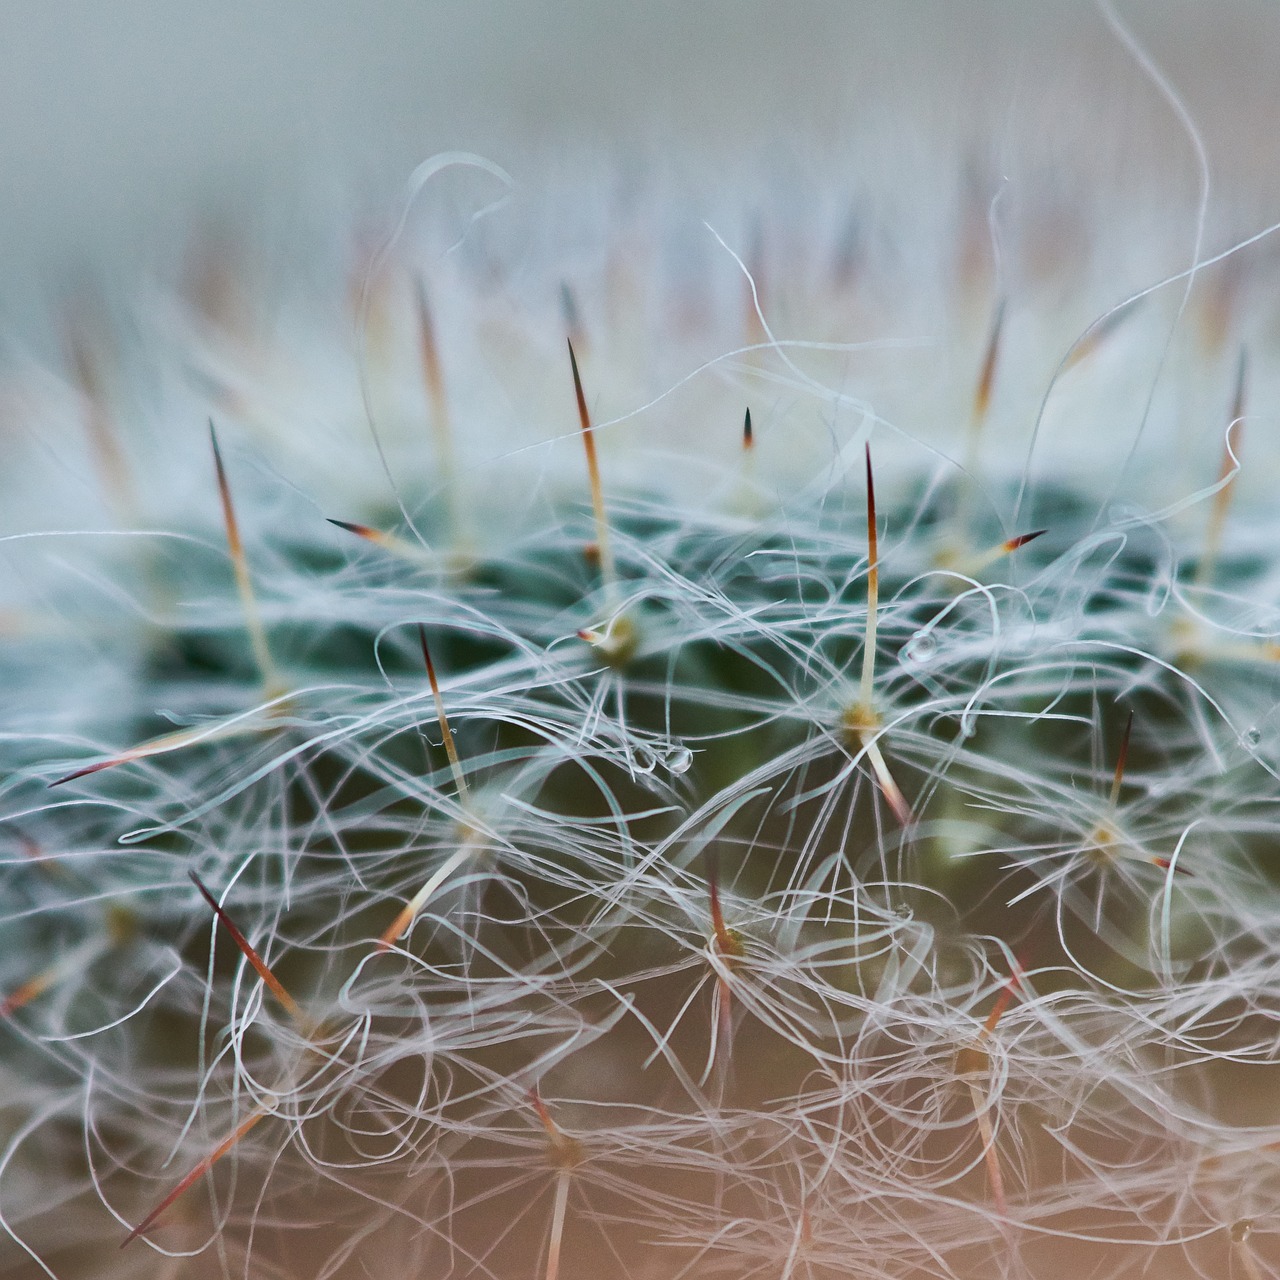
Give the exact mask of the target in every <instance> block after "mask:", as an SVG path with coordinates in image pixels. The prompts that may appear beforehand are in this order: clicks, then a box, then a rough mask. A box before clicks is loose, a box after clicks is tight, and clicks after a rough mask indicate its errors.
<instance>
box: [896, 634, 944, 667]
mask: <svg viewBox="0 0 1280 1280" xmlns="http://www.w3.org/2000/svg"><path fill="white" fill-rule="evenodd" d="M937 652H938V642H937V641H936V640H935V639H934V638H933V632H932V631H917V632H916V633H915V635H913V636H912V637H911V639H910V640H908V641H907V643H906V644H904V645H903V646H902V660H903V662H905V663H908V664H909V665H910V666H913V667H922V666H924V665H925V663H926V662H932V661H933V658H934V655H935V654H936V653H937Z"/></svg>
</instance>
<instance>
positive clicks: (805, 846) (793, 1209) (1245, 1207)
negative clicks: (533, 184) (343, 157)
mask: <svg viewBox="0 0 1280 1280" xmlns="http://www.w3.org/2000/svg"><path fill="white" fill-rule="evenodd" d="M661 187H662V184H661V183H655V188H656V190H655V192H654V194H653V195H652V196H651V197H646V198H644V199H640V200H639V201H638V204H637V206H636V207H635V208H633V209H632V210H630V211H629V214H628V216H626V217H623V216H622V215H619V214H618V213H617V212H616V211H614V212H612V213H606V214H604V215H602V217H601V219H600V225H599V226H595V227H593V226H592V224H591V223H590V218H589V217H588V216H587V215H586V214H585V213H584V212H583V211H582V209H581V208H580V207H579V208H577V210H576V220H575V219H574V218H567V217H566V216H565V210H564V208H563V207H562V206H561V204H560V203H559V198H558V197H557V195H556V194H555V193H554V192H551V193H547V194H545V195H543V196H541V197H537V198H523V203H521V202H517V203H516V204H515V205H514V206H513V207H508V208H503V209H498V210H497V211H494V210H492V209H490V210H489V212H488V214H487V216H486V217H485V218H483V219H479V220H473V219H470V218H468V219H464V220H463V223H462V225H461V226H459V227H455V226H453V225H451V224H450V223H449V219H448V218H447V217H446V216H444V215H439V216H438V217H437V219H436V220H435V221H434V222H433V223H432V225H431V228H430V229H429V230H427V231H423V232H422V233H421V234H417V235H415V236H414V237H404V236H398V237H396V238H393V239H390V240H388V242H387V245H386V246H385V247H384V251H383V252H380V253H378V254H375V255H374V256H373V258H372V259H370V258H368V257H367V256H366V257H364V258H362V259H361V260H360V261H359V264H358V266H357V268H356V270H355V272H354V276H355V280H356V287H354V288H353V289H352V290H351V291H350V296H351V299H352V301H351V304H350V316H351V318H352V320H353V321H354V325H353V328H354V331H355V333H356V335H357V336H356V340H355V341H354V342H346V341H345V340H344V338H343V336H342V334H343V331H344V329H343V326H342V325H341V324H337V323H335V324H333V325H331V326H329V327H328V328H326V325H325V324H324V323H323V322H317V321H316V320H315V319H311V320H297V319H296V318H294V311H293V310H290V309H289V308H281V311H280V314H281V315H283V316H285V317H286V320H285V321H283V322H281V323H280V324H278V325H277V326H276V327H275V329H274V330H271V328H270V326H268V325H266V323H265V321H264V320H263V315H264V312H263V311H262V310H259V311H257V312H255V310H254V308H255V306H259V307H260V306H261V301H262V300H261V299H260V298H255V296H254V291H253V288H252V286H251V285H250V283H249V278H250V277H251V276H252V272H244V273H242V274H241V275H239V276H237V273H236V272H235V271H233V270H231V269H230V267H229V265H228V264H226V263H220V264H218V268H219V269H218V272H217V273H216V274H217V276H218V279H219V281H220V284H221V286H222V287H220V288H218V289H214V288H213V287H212V285H210V284H209V283H208V281H207V280H206V282H205V284H204V285H203V286H200V285H196V286H193V287H192V288H190V289H188V291H187V293H186V294H185V295H183V294H181V293H177V294H175V295H174V296H173V297H171V298H170V299H169V300H167V301H165V302H163V303H161V302H156V301H154V300H153V301H152V302H151V304H150V306H149V307H148V308H141V309H139V311H138V313H137V315H135V316H134V317H132V319H131V321H130V324H131V326H132V327H131V328H126V327H125V326H124V325H123V324H122V323H121V324H117V325H116V328H115V332H116V334H117V336H118V340H117V341H116V342H115V343H114V344H112V343H111V342H109V341H108V340H107V332H108V329H109V326H106V325H103V324H100V325H98V326H97V327H96V328H95V327H94V326H92V325H90V324H89V323H88V322H87V321H85V320H84V315H83V314H78V315H77V324H76V326H75V327H74V332H73V334H72V337H71V339H70V343H69V349H70V353H71V358H70V359H69V361H68V377H67V380H66V381H65V382H63V383H56V384H55V383H54V382H53V381H52V380H49V379H46V378H38V377H37V376H36V375H34V374H31V373H27V374H26V375H24V376H26V378H27V383H26V384H24V385H28V386H29V387H30V391H31V396H30V398H31V401H32V404H31V405H30V406H29V407H28V410H27V412H28V415H29V418H30V421H31V423H32V424H33V426H32V430H33V433H34V432H36V431H38V432H39V433H40V434H41V436H42V437H43V438H44V439H45V440H47V441H48V442H50V446H51V452H52V453H53V454H55V455H56V456H57V457H58V459H59V464H60V466H64V467H65V468H66V471H67V473H68V474H70V475H72V476H73V477H74V481H68V480H67V479H65V477H64V478H62V479H61V480H60V481H59V484H58V485H54V484H53V483H52V482H50V483H49V484H48V485H46V486H45V487H44V488H41V487H40V486H39V483H38V482H37V481H36V480H32V481H30V482H29V484H27V485H26V487H25V489H24V490H23V492H21V493H15V497H14V503H13V510H14V511H15V512H21V513H23V514H22V518H23V519H24V520H27V522H28V523H27V524H26V525H23V526H19V527H13V526H11V527H10V529H9V530H8V531H7V532H8V533H9V541H8V563H9V565H10V568H11V577H10V583H9V587H8V589H7V591H8V597H9V605H8V606H7V614H6V616H7V626H6V631H7V636H6V640H5V643H6V647H7V651H8V654H9V663H10V666H9V678H8V680H7V682H6V683H7V686H8V701H9V715H8V716H7V722H8V728H7V731H6V733H5V735H4V739H3V741H4V750H5V752H6V763H7V768H6V770H5V778H6V781H5V784H4V790H3V814H2V816H3V822H4V825H3V831H4V838H5V844H6V856H5V861H4V870H3V875H4V891H3V899H2V900H3V904H4V909H3V914H2V915H0V936H2V937H3V948H2V949H0V998H3V1006H2V1012H3V1019H2V1021H0V1069H2V1070H3V1073H4V1081H5V1089H4V1096H3V1101H2V1102H0V1134H3V1137H4V1142H3V1153H4V1154H3V1159H2V1161H0V1210H2V1218H0V1225H2V1226H3V1230H4V1232H5V1234H6V1242H5V1243H4V1244H3V1245H0V1249H2V1250H3V1256H4V1257H5V1259H6V1262H5V1266H4V1271H5V1274H15V1275H19V1274H20V1275H28V1274H29V1275H32V1276H35V1275H49V1276H58V1277H73V1276H77V1275H88V1274H93V1275H99V1276H105V1275H121V1276H124V1275H128V1276H134V1275H145V1276H151V1275H154V1276H157V1277H161V1276H171V1275H172V1276H177V1275H182V1276H202V1275H236V1274H238V1275H252V1276H255V1277H260V1276H261V1277H265V1276H307V1277H311V1276H361V1275H368V1274H371V1273H373V1271H374V1269H375V1268H376V1267H379V1266H382V1267H394V1269H395V1272H396V1274H400V1275H424V1276H425V1275H432V1276H446V1275H456V1276H459V1277H461V1276H476V1277H480V1276H491V1277H507V1276H517V1275H519V1276H530V1275H538V1276H541V1277H545V1278H546V1280H557V1278H558V1277H565V1278H566V1280H568V1278H569V1277H574V1276H588V1275H591V1276H595V1275H618V1276H628V1277H635V1278H636V1280H640V1278H642V1277H651V1276H653V1277H656V1276H688V1277H696V1276H704V1275H705V1276H718V1275H725V1276H744V1277H745V1276H752V1277H754V1276H760V1277H777V1278H784V1277H785V1278H787V1280H791V1278H793V1277H794V1278H797V1280H799V1278H800V1277H814V1278H815V1280H816V1278H818V1277H846V1276H847V1277H870V1276H884V1277H902V1278H906V1277H916V1276H955V1277H969V1276H990V1275H1003V1276H1022V1275H1027V1276H1030V1275H1035V1276H1051V1275H1065V1274H1068V1273H1072V1274H1076V1273H1078V1274H1089V1275H1115V1276H1120V1275H1139V1274H1148V1273H1151V1274H1160V1275H1163V1276H1183V1275H1187V1276H1190V1275H1200V1276H1210V1275H1227V1274H1233V1275H1243V1276H1246V1277H1250V1278H1251V1280H1252V1278H1253V1277H1260V1276H1263V1275H1267V1274H1273V1272H1272V1271H1271V1270H1270V1268H1272V1267H1274V1266H1276V1265H1278V1264H1280V1246H1277V1244H1276V1241H1275V1228H1274V1215H1269V1214H1268V1206H1269V1204H1270V1202H1271V1201H1270V1198H1271V1197H1272V1196H1274V1194H1275V1188H1276V1178H1277V1175H1276V1165H1277V1159H1276V1152H1277V1150H1280V1113H1277V1109H1276V1104H1275V1098H1274V1095H1272V1094H1271V1089H1272V1088H1273V1087H1274V1083H1273V1081H1274V1078H1275V1076H1276V1073H1277V1070H1278V1069H1280V1068H1277V1065H1276V1056H1277V1055H1276V1049H1275V1041H1276V1036H1275V1021H1276V1017H1277V1012H1276V1006H1275V999H1274V990H1273V988H1274V983H1275V973H1276V969H1275V965H1276V957H1277V941H1276V939H1277V937H1280V884H1278V877H1277V873H1276V870H1275V866H1274V861H1275V859H1274V849H1273V841H1274V831H1275V820H1274V818H1268V817H1267V815H1268V813H1273V812H1274V804H1275V787H1276V779H1277V767H1278V766H1280V736H1278V735H1277V732H1276V727H1275V726H1276V716H1275V707H1276V705H1277V699H1276V695H1275V686H1276V680H1277V671H1278V668H1277V664H1276V659H1277V656H1280V627H1278V626H1277V622H1276V619H1275V617H1274V611H1273V610H1272V608H1271V607H1270V605H1269V603H1268V602H1269V600H1270V597H1271V595H1272V592H1273V586H1274V580H1275V573H1276V569H1275V556H1274V548H1273V545H1272V543H1273V537H1272V530H1273V528H1274V518H1273V516H1272V514H1271V513H1270V511H1269V510H1268V509H1267V507H1266V505H1265V497H1266V489H1265V485H1264V484H1262V483H1256V484H1255V477H1256V476H1257V475H1259V474H1261V475H1263V476H1265V475H1266V460H1265V450H1266V448H1267V442H1266V441H1265V439H1263V438H1261V437H1263V436H1264V435H1265V433H1264V432H1255V431H1253V430H1252V428H1251V429H1250V432H1249V434H1250V439H1249V440H1248V441H1247V442H1246V441H1245V440H1244V437H1243V433H1244V428H1245V425H1246V423H1247V422H1248V420H1249V419H1250V418H1251V417H1252V416H1253V415H1254V413H1255V409H1254V408H1253V399H1254V398H1255V395H1254V391H1253V388H1254V386H1255V384H1256V385H1259V386H1260V387H1261V395H1262V398H1263V400H1264V402H1265V396H1266V390H1267V382H1268V377H1269V373H1270V365H1271V363H1272V356H1271V348H1272V346H1273V336H1272V335H1271V334H1269V332H1268V329H1269V324H1270V320H1269V317H1268V316H1267V314H1266V312H1265V306H1266V293H1265V289H1264V283H1265V284H1267V285H1268V286H1269V283H1270V274H1269V271H1268V268H1267V265H1266V263H1265V262H1264V261H1262V259H1261V258H1259V257H1257V251H1256V250H1252V249H1251V248H1250V245H1249V244H1247V243H1244V241H1243V239H1242V240H1241V241H1238V242H1232V243H1231V244H1228V245H1225V246H1224V249H1225V250H1226V251H1225V252H1223V253H1222V254H1220V255H1219V256H1218V257H1217V258H1215V259H1214V261H1213V262H1211V263H1208V264H1207V265H1199V264H1198V270H1197V271H1196V272H1193V273H1190V274H1189V273H1188V272H1187V271H1186V270H1185V269H1184V267H1183V266H1178V265H1173V266H1171V265H1170V263H1171V262H1174V261H1175V258H1174V253H1175V250H1174V249H1172V248H1168V249H1166V246H1165V243H1164V242H1161V243H1160V244H1153V243H1152V242H1151V239H1150V237H1147V236H1143V235H1140V234H1139V231H1140V228H1138V227H1137V226H1136V225H1133V223H1132V222H1130V221H1127V220H1126V215H1125V211H1124V210H1123V209H1116V210H1112V211H1111V213H1110V215H1109V216H1108V218H1106V219H1102V220H1100V222H1099V225H1100V226H1105V227H1106V228H1107V233H1106V235H1105V236H1104V235H1101V234H1100V235H1099V238H1098V240H1097V242H1096V243H1094V244H1093V245H1091V246H1090V247H1089V250H1088V253H1087V254H1084V253H1080V254H1077V255H1076V257H1074V258H1073V259H1072V260H1069V261H1068V260H1067V258H1066V257H1064V256H1062V254H1061V253H1060V252H1059V251H1060V249H1061V246H1060V244H1059V243H1058V241H1057V239H1056V234H1057V232H1056V227H1055V225H1054V223H1053V221H1052V219H1049V218H1043V219H1042V218H1041V217H1040V216H1039V215H1037V214H1036V212H1035V211H1034V209H1029V210H1023V211H1022V214H1021V218H1022V221H1021V222H1020V224H1019V239H1018V241H1017V244H1016V246H1015V251H1014V252H1013V253H1012V254H1010V255H1009V256H1008V257H1007V258H1006V260H1005V262H1004V263H1003V266H1002V272H1001V274H1000V275H999V276H997V274H996V273H995V272H994V270H993V269H992V263H991V261H990V258H989V256H988V254H987V246H986V242H985V240H984V233H983V222H982V217H981V212H982V211H981V207H980V205H972V204H970V203H969V202H967V201H966V200H965V199H964V198H960V199H951V200H950V201H943V202H941V207H942V208H943V209H944V210H946V213H945V216H938V217H935V219H934V220H933V222H932V223H931V224H930V225H929V226H922V225H921V224H920V220H919V219H916V220H915V221H914V222H913V221H912V218H911V216H910V213H909V211H906V210H896V211H894V212H893V213H890V212H888V211H886V210H883V209H882V210H879V211H876V210H868V209H860V208H857V207H856V206H855V207H854V208H853V213H850V211H849V209H848V208H837V203H838V202H837V201H835V200H834V198H832V197H830V196H829V195H828V196H826V198H825V199H816V198H815V199H814V200H813V201H812V202H811V203H807V204H805V206H804V207H803V209H801V208H800V207H799V202H797V207H796V208H793V209H791V210H790V212H787V213H785V214H782V213H773V214H771V215H769V216H765V215H759V214H743V213H742V212H741V210H739V211H738V212H737V213H735V214H734V215H733V216H732V217H730V215H725V219H724V220H723V221H722V222H717V223H716V227H717V229H716V230H712V229H711V227H710V226H709V225H703V224H701V223H700V222H699V220H698V219H697V218H695V217H693V216H692V215H690V216H688V217H685V216H684V214H683V213H681V212H680V210H679V209H676V210H673V209H672V207H671V206H670V204H669V203H667V202H666V198H665V197H664V196H663V195H662V193H661ZM743 204H744V206H745V207H748V208H749V207H750V204H751V202H750V201H746V200H744V202H743ZM855 215H856V216H855ZM753 219H754V221H753ZM1134 221H1135V222H1136V220H1134ZM402 222H403V220H402ZM565 225H573V226H576V227H577V232H576V233H575V234H576V235H577V237H578V244H577V246H576V248H575V247H574V246H570V247H569V249H567V250H566V248H565V247H564V246H562V245H561V246H557V244H556V243H555V241H556V240H557V239H558V238H559V236H560V232H559V230H558V228H560V227H563V226H565ZM731 226H734V227H744V226H746V227H748V228H750V229H748V230H747V231H744V232H742V233H741V237H740V244H737V245H736V246H735V244H734V241H735V236H734V235H733V234H731V232H730V230H729V229H728V228H729V227H731ZM1176 229H1177V228H1176V227H1174V228H1172V230H1174V231H1176ZM542 240H545V241H547V242H549V243H540V241H542ZM1172 243H1173V241H1172V239H1171V240H1170V241H1169V244H1172ZM584 245H585V246H589V248H587V249H584V248H583V247H582V246H584ZM593 254H594V257H593ZM1055 255H1056V257H1055ZM1123 255H1131V256H1130V257H1129V258H1128V259H1125V258H1124V257H1123ZM1206 256H1212V255H1206ZM1117 261H1128V262H1129V264H1130V265H1129V267H1128V268H1127V271H1126V273H1125V274H1123V275H1120V274H1118V273H1117V269H1116V265H1115V264H1116V263H1117ZM1245 265H1247V266H1248V267H1249V268H1250V270H1249V271H1247V272H1246V271H1245V270H1243V269H1242V267H1243V266H1245ZM335 274H337V273H335ZM1130 277H1132V278H1133V279H1134V281H1135V283H1134V284H1133V286H1132V287H1131V288H1130V287H1126V286H1125V285H1123V284H1122V283H1120V281H1121V280H1122V279H1128V278H1130ZM341 287H342V286H341V282H339V284H338V286H337V287H336V288H335V289H334V290H333V291H332V294H333V296H336V295H337V294H338V293H339V292H340V290H341ZM228 299H230V300H231V301H230V302H229V301H228ZM237 300H238V301H237ZM233 304H235V305H233ZM311 306H312V307H313V311H312V313H311V314H312V315H313V316H315V315H323V314H324V313H325V308H326V307H327V308H328V309H329V310H330V311H335V310H337V307H336V305H334V303H333V297H332V296H331V297H329V299H328V301H327V302H323V303H321V302H317V301H315V299H314V296H313V297H312V301H311ZM125 334H132V335H133V336H134V337H135V338H136V337H137V335H139V334H141V335H142V339H143V340H142V341H135V343H134V345H135V347H136V348H138V349H140V350H142V351H146V352H152V353H155V355H154V357H153V356H151V355H148V356H147V357H146V358H145V359H143V358H142V357H139V356H137V355H136V354H135V356H134V357H132V360H130V359H129V358H126V357H125V356H124V355H122V354H121V351H122V349H123V345H124V339H123V336H122V335H125ZM792 334H799V335H800V337H799V338H796V337H791V336H789V335H792ZM566 336H567V337H568V339H569V343H568V346H567V348H566V345H565V338H566ZM1246 344H1247V346H1248V349H1249V351H1250V352H1251V355H1250V356H1249V357H1248V358H1247V359H1246V357H1245V355H1244V354H1243V353H1244V350H1245V346H1246ZM113 352H114V355H113ZM16 377H17V375H16V374H15V378H16ZM77 419H79V423H77V421H76V420H77ZM211 419H212V424H210V420H211ZM80 425H83V428H84V430H83V433H82V435H80V436H77V434H76V430H77V429H78V427H79V426H80ZM1255 438H1257V447H1256V451H1255V449H1254V444H1255ZM1251 451H1252V454H1251ZM1251 456H1252V457H1253V458H1257V459H1260V461H1256V462H1254V463H1253V465H1252V467H1251V466H1250V462H1249V459H1250V457H1251ZM21 465H22V466H24V467H26V468H27V472H30V473H32V474H35V473H38V471H39V467H40V458H39V457H32V458H30V459H26V460H21ZM27 472H23V474H24V475H25V474H27ZM73 489H74V492H72V490H73ZM1237 491H1239V492H1238V493H1237ZM86 492H93V493H94V495H95V496H93V497H92V498H85V497H84V494H85V493H86ZM33 495H34V497H33ZM86 506H90V507H92V508H93V510H92V513H91V514H87V515H86V514H84V513H83V510H76V509H77V508H78V509H84V508H85V507H86ZM77 521H78V523H77ZM77 529H79V530H82V531H80V532H77ZM121 1245H125V1246H127V1247H125V1248H119V1247H118V1246H121Z"/></svg>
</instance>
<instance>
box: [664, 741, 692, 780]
mask: <svg viewBox="0 0 1280 1280" xmlns="http://www.w3.org/2000/svg"><path fill="white" fill-rule="evenodd" d="M692 764H693V752H692V751H690V750H689V748H688V747H686V746H675V747H672V748H671V750H670V751H668V752H667V760H666V765H667V769H668V770H669V771H670V772H671V773H675V774H681V773H688V772H689V768H690V766H691V765H692Z"/></svg>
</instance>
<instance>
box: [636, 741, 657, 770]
mask: <svg viewBox="0 0 1280 1280" xmlns="http://www.w3.org/2000/svg"><path fill="white" fill-rule="evenodd" d="M631 767H632V769H633V770H635V772H636V773H644V774H649V773H652V772H653V771H654V770H655V769H656V768H657V767H658V757H657V756H655V755H654V754H653V752H652V751H650V750H649V748H648V747H646V746H645V745H644V743H641V744H640V745H639V746H638V747H636V748H635V750H634V751H632V753H631Z"/></svg>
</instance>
